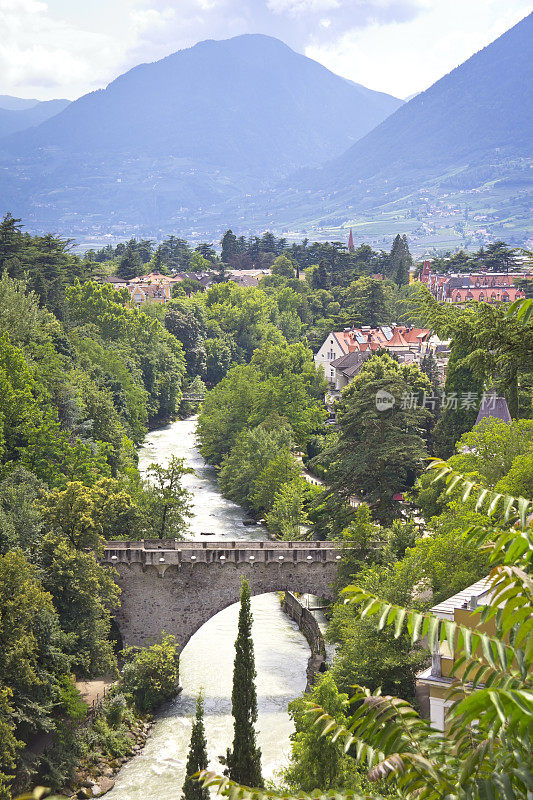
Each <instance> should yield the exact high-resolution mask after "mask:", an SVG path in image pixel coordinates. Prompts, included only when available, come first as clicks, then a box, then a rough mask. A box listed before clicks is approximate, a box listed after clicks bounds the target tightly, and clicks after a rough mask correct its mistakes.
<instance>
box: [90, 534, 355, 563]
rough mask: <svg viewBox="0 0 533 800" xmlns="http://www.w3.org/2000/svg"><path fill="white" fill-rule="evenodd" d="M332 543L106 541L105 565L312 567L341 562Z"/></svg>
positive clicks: (335, 546) (338, 546) (169, 540)
mask: <svg viewBox="0 0 533 800" xmlns="http://www.w3.org/2000/svg"><path fill="white" fill-rule="evenodd" d="M340 552H341V551H340V545H338V544H336V543H334V542H309V541H304V542H281V541H242V540H237V541H229V542H228V541H224V542H197V541H196V542H188V541H180V540H177V539H161V540H160V539H145V540H144V541H136V542H132V541H126V540H124V541H109V542H107V544H106V547H105V555H104V559H103V561H104V563H105V564H110V565H113V564H141V565H144V566H155V567H158V568H161V567H167V566H180V565H182V564H187V565H188V566H194V564H195V563H198V564H218V565H224V564H225V563H228V564H239V565H243V564H249V565H250V566H253V565H254V564H270V563H278V564H280V565H282V566H283V564H284V563H287V564H306V563H308V564H313V563H316V562H318V563H321V564H323V563H332V562H338V561H340V559H341V555H340Z"/></svg>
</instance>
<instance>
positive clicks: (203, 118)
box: [0, 35, 402, 224]
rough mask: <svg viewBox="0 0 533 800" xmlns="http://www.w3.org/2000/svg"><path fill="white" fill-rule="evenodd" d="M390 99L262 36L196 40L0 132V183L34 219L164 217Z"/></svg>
mask: <svg viewBox="0 0 533 800" xmlns="http://www.w3.org/2000/svg"><path fill="white" fill-rule="evenodd" d="M401 104H402V101H401V100H398V99H396V98H393V97H391V96H389V95H385V94H383V93H380V92H373V91H371V90H369V89H366V88H365V87H361V86H358V85H357V84H353V83H352V82H350V81H347V80H345V79H344V78H340V77H339V76H337V75H334V74H333V73H332V72H330V71H329V70H327V69H326V68H325V67H323V66H322V65H320V64H318V63H317V62H315V61H312V60H311V59H309V58H307V57H305V56H302V55H299V54H297V53H295V52H294V51H292V50H291V49H290V48H289V47H288V46H287V45H285V44H283V43H282V42H280V41H278V40H277V39H273V38H271V37H268V36H262V35H245V36H238V37H235V38H233V39H229V40H224V41H218V42H217V41H212V40H210V41H206V42H201V43H199V44H197V45H195V46H194V47H192V48H189V49H188V50H181V51H179V52H177V53H174V54H173V55H170V56H167V57H166V58H164V59H162V60H160V61H157V62H154V63H152V64H140V65H138V66H137V67H134V68H133V69H131V70H129V71H128V72H126V73H124V74H123V75H121V76H119V77H118V78H117V79H116V80H114V81H113V82H112V83H110V84H109V86H108V87H107V88H106V89H104V90H99V91H97V92H92V93H90V94H87V95H85V96H84V97H81V98H80V99H79V100H77V101H75V102H73V103H71V104H70V105H69V106H68V107H67V108H66V109H65V110H64V111H63V112H62V113H61V114H59V115H57V116H56V117H53V118H52V119H49V120H48V121H46V122H44V123H43V124H42V125H40V126H39V127H38V128H35V129H32V130H28V131H25V132H23V133H21V134H17V136H16V137H11V138H6V139H4V140H3V141H2V142H1V143H0V163H1V165H2V166H3V167H4V170H3V172H4V174H5V172H6V170H7V171H8V172H9V173H10V175H9V177H8V178H7V179H3V181H4V180H5V185H4V186H3V187H2V189H3V192H2V194H3V195H4V197H5V200H4V202H9V204H10V205H9V207H10V208H13V207H14V208H15V209H16V210H17V213H18V214H19V215H20V213H22V212H23V213H24V214H25V215H28V214H29V215H30V217H32V218H33V220H35V219H36V218H37V217H39V218H40V219H41V220H42V221H45V222H47V221H49V222H52V221H53V222H55V221H63V222H67V220H68V219H72V215H74V216H76V215H80V214H81V215H85V214H91V215H94V214H95V213H96V214H98V215H100V214H103V215H105V216H107V215H109V214H110V213H113V214H114V215H115V217H116V218H117V219H120V220H125V221H129V222H132V223H137V222H144V221H146V220H148V221H151V222H152V223H154V224H166V223H167V222H168V220H169V219H170V218H171V217H172V215H173V214H174V213H175V212H176V210H177V209H180V208H184V207H185V208H190V209H191V210H192V212H193V213H197V212H196V210H195V209H197V208H198V207H199V206H205V205H209V204H211V203H214V202H219V201H225V200H226V199H228V198H232V197H235V196H237V195H239V194H241V193H243V192H251V191H256V190H257V189H258V188H260V187H262V186H265V185H268V184H269V183H273V182H275V181H277V180H279V179H280V178H281V177H283V176H285V175H287V174H288V173H289V172H290V171H291V170H293V169H296V168H298V167H300V166H303V165H307V164H311V165H312V164H315V165H318V164H320V163H323V162H324V161H325V160H326V159H328V158H330V157H331V156H332V155H334V154H340V153H341V152H342V151H343V150H345V149H346V147H347V146H348V145H349V144H350V143H351V142H353V141H355V140H356V139H357V138H358V137H359V136H361V135H364V134H365V133H367V132H368V131H369V130H370V129H371V128H372V127H373V126H375V125H377V124H378V123H379V122H381V121H382V120H383V119H384V118H385V116H387V115H388V114H389V113H391V112H392V111H394V110H395V109H396V108H398V107H399V106H400V105H401ZM13 203H15V206H13V205H12V204H13ZM21 206H22V208H20V207H21ZM19 208H20V211H19V210H18V209H19ZM65 214H66V215H67V218H66V217H65Z"/></svg>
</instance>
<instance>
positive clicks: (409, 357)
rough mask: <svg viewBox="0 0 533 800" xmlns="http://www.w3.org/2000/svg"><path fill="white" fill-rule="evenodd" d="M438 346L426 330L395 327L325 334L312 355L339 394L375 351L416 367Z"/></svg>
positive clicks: (363, 328)
mask: <svg viewBox="0 0 533 800" xmlns="http://www.w3.org/2000/svg"><path fill="white" fill-rule="evenodd" d="M442 344H443V343H442V342H441V341H440V339H438V337H436V336H434V335H432V333H431V331H430V330H429V329H428V328H415V327H413V326H409V325H396V324H392V325H380V326H379V327H377V328H371V327H370V326H369V325H367V326H363V327H362V328H345V329H344V330H343V331H332V332H331V333H330V334H329V336H328V337H327V338H326V340H325V342H324V344H323V345H322V347H321V348H320V350H319V351H318V353H317V354H316V355H315V364H316V366H317V367H322V369H323V370H324V375H325V377H326V379H327V380H328V381H329V383H330V385H331V388H332V389H333V390H334V391H337V392H340V391H341V390H342V389H343V388H344V387H345V386H346V385H347V384H348V383H350V381H351V380H353V378H354V377H355V375H356V374H357V373H358V372H359V370H360V369H361V366H362V364H363V363H364V361H366V359H367V358H370V356H371V355H372V354H373V353H375V352H377V351H379V350H386V351H387V352H389V353H391V354H394V355H396V356H397V357H398V360H399V361H402V362H404V361H413V362H414V363H420V361H421V359H422V358H423V356H424V355H425V354H426V353H427V352H430V351H431V352H433V351H435V350H436V348H437V346H438V345H442Z"/></svg>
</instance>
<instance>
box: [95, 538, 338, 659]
mask: <svg viewBox="0 0 533 800" xmlns="http://www.w3.org/2000/svg"><path fill="white" fill-rule="evenodd" d="M339 559H340V550H339V549H338V547H337V546H336V545H335V544H333V543H331V542H271V541H265V542H263V541H259V542H257V541H254V542H243V541H237V542H209V543H207V542H178V541H175V540H167V541H157V540H153V541H144V542H108V544H107V546H106V550H105V557H104V563H105V564H106V565H109V566H113V567H115V569H116V570H117V573H118V575H117V578H116V581H117V583H118V585H119V587H120V588H121V590H122V595H121V607H120V609H119V610H118V612H117V615H116V622H117V624H118V627H119V629H120V633H121V635H122V639H123V642H124V644H125V645H138V646H140V645H146V644H150V643H151V642H153V641H155V640H156V639H158V638H159V637H160V635H161V633H162V631H165V632H166V633H172V634H174V635H175V636H176V638H177V639H178V642H179V645H180V649H182V648H183V647H185V645H186V644H187V642H188V641H189V639H190V638H191V636H192V635H193V634H194V633H196V631H197V630H198V629H199V628H201V626H202V625H203V624H204V623H205V622H207V620H208V619H210V618H211V617H212V616H214V615H215V614H217V613H218V612H219V611H222V609H224V608H226V607H227V606H229V605H232V603H236V602H238V600H239V593H240V587H241V579H242V577H245V578H247V580H248V581H249V583H250V590H251V592H252V594H264V593H267V592H276V591H287V592H288V591H294V592H298V593H302V594H303V593H310V594H315V595H319V596H321V597H325V598H328V599H329V598H332V589H331V584H332V583H333V581H334V579H335V573H336V570H337V564H338V561H339Z"/></svg>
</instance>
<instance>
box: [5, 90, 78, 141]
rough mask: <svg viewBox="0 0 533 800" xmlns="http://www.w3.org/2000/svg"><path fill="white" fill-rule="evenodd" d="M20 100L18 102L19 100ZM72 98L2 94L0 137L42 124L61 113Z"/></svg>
mask: <svg viewBox="0 0 533 800" xmlns="http://www.w3.org/2000/svg"><path fill="white" fill-rule="evenodd" d="M17 101H18V102H17ZM69 104H70V100H63V99H58V100H25V99H23V98H21V97H11V96H10V95H0V137H2V136H9V135H10V134H13V133H18V132H19V131H23V130H26V129H27V128H31V127H33V126H35V125H40V124H41V123H42V122H45V120H47V119H49V118H50V117H53V116H55V115H56V114H59V113H60V112H61V111H63V110H64V109H65V108H66V107H67V106H68V105H69Z"/></svg>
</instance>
